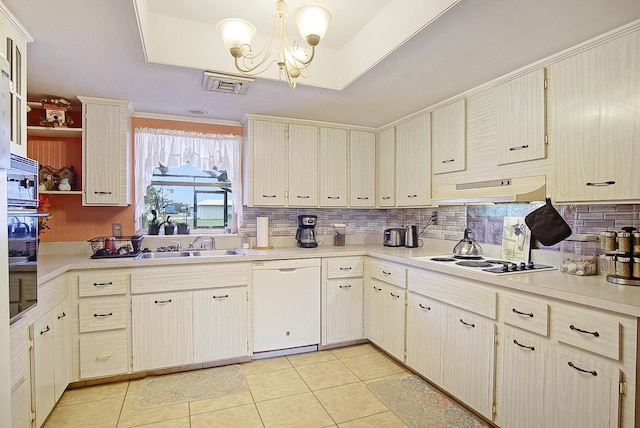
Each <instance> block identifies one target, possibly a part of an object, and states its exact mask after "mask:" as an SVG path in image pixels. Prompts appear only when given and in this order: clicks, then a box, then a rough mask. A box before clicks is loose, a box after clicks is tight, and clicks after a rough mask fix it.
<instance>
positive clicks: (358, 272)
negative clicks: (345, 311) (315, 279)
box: [327, 257, 364, 278]
mask: <svg viewBox="0 0 640 428" xmlns="http://www.w3.org/2000/svg"><path fill="white" fill-rule="evenodd" d="M363 271H364V259H363V258H362V257H340V258H336V259H328V260H327V277H328V278H353V277H359V276H362V275H363Z"/></svg>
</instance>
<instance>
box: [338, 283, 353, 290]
mask: <svg viewBox="0 0 640 428" xmlns="http://www.w3.org/2000/svg"><path fill="white" fill-rule="evenodd" d="M340 288H342V289H345V288H351V284H349V285H341V286H340Z"/></svg>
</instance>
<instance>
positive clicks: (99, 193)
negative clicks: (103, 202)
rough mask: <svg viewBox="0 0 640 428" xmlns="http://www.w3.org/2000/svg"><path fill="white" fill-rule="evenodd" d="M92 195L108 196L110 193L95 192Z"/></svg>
mask: <svg viewBox="0 0 640 428" xmlns="http://www.w3.org/2000/svg"><path fill="white" fill-rule="evenodd" d="M93 194H94V195H110V194H111V192H98V191H95V192H93Z"/></svg>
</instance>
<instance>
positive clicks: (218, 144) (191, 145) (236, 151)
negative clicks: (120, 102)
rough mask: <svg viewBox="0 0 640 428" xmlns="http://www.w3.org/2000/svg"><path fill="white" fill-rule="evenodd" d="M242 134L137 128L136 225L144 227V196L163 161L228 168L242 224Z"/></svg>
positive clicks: (198, 167) (234, 199)
mask: <svg viewBox="0 0 640 428" xmlns="http://www.w3.org/2000/svg"><path fill="white" fill-rule="evenodd" d="M241 146H242V137H240V136H238V135H232V134H202V133H198V132H188V131H179V130H171V129H152V128H136V129H135V131H134V147H135V177H136V183H135V198H136V200H135V226H136V230H141V229H142V222H141V221H142V215H143V214H144V211H145V206H144V196H145V194H146V192H147V186H149V185H150V184H151V177H152V176H153V169H154V168H156V167H158V166H159V165H160V164H162V165H164V166H167V167H169V168H178V167H180V166H182V165H184V164H185V163H187V162H189V163H190V164H191V165H192V166H193V167H195V168H197V169H200V170H203V171H207V170H210V169H212V168H213V167H217V168H218V169H219V170H226V171H227V177H228V179H229V181H230V182H231V191H232V199H233V210H234V212H235V214H236V218H237V224H238V226H239V225H241V224H242V222H243V218H242V182H241V175H240V174H241V170H240V162H241V159H240V156H241Z"/></svg>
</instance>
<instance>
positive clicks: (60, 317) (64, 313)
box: [58, 312, 67, 320]
mask: <svg viewBox="0 0 640 428" xmlns="http://www.w3.org/2000/svg"><path fill="white" fill-rule="evenodd" d="M66 316H67V313H66V312H63V313H61V314H58V319H59V320H61V319H62V318H64V317H66Z"/></svg>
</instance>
